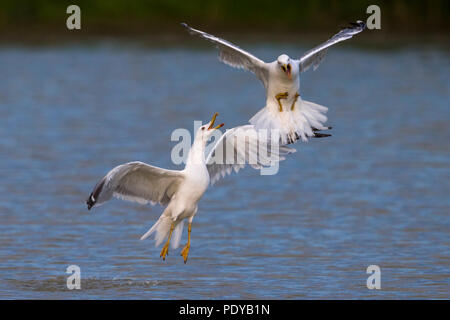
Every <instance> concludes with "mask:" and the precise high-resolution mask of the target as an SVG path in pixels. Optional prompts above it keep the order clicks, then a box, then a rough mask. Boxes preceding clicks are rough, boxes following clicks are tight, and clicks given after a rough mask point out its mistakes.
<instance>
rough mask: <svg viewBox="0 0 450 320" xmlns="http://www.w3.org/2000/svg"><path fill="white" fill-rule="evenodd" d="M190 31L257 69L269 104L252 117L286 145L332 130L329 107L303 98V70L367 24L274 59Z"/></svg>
mask: <svg viewBox="0 0 450 320" xmlns="http://www.w3.org/2000/svg"><path fill="white" fill-rule="evenodd" d="M182 25H183V26H184V27H185V28H187V30H188V31H189V32H190V33H191V34H193V35H198V36H200V37H202V38H204V39H206V40H208V41H210V42H212V43H214V44H215V45H216V46H217V47H218V49H219V59H220V60H221V61H222V62H224V63H226V64H228V65H230V66H232V67H235V68H240V69H245V70H248V71H251V72H253V73H254V74H255V75H256V76H257V77H258V78H259V79H260V80H261V82H262V83H263V85H264V88H265V89H266V107H265V108H263V109H262V110H260V111H259V112H258V113H257V114H256V115H254V116H253V117H252V118H251V119H250V123H251V124H254V125H255V127H256V128H257V129H268V130H269V132H274V133H277V134H279V136H280V139H281V142H282V143H283V144H286V143H293V142H295V141H297V140H298V139H302V140H303V141H307V140H308V137H325V136H329V135H328V134H323V133H318V131H320V130H326V129H330V127H328V126H325V125H324V123H325V122H326V120H327V117H326V116H325V115H324V113H326V111H327V110H328V108H326V107H324V106H321V105H318V104H316V103H313V102H309V101H306V100H303V99H301V98H300V93H299V90H300V80H299V75H300V73H301V72H304V71H306V70H308V69H309V68H310V67H311V66H313V68H314V70H315V69H316V68H317V67H318V66H319V64H320V62H321V61H322V60H323V58H324V57H325V54H326V52H327V50H328V48H329V47H330V46H332V45H334V44H336V43H338V42H341V41H344V40H347V39H350V38H351V37H353V35H355V34H357V33H360V32H361V31H363V30H364V28H365V27H366V25H365V23H364V22H362V21H357V22H356V23H352V24H351V26H350V27H347V28H344V29H342V30H341V31H340V32H339V33H337V34H335V35H334V36H333V37H332V38H331V39H329V40H328V41H326V42H324V43H322V44H321V45H319V46H317V47H315V48H313V49H312V50H310V51H308V52H306V53H305V54H304V55H303V56H302V57H301V58H300V59H291V58H290V57H289V56H288V55H286V54H282V55H280V56H279V57H278V58H277V60H275V61H273V62H269V63H267V62H264V61H263V60H261V59H259V58H257V57H255V56H254V55H252V54H251V53H249V52H247V51H245V50H243V49H241V48H239V47H238V46H236V45H234V44H232V43H230V42H228V41H226V40H224V39H221V38H218V37H216V36H213V35H211V34H208V33H206V32H203V31H200V30H197V29H194V28H191V27H189V26H188V25H187V24H185V23H183V24H182Z"/></svg>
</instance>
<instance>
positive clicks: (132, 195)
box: [86, 113, 296, 263]
mask: <svg viewBox="0 0 450 320" xmlns="http://www.w3.org/2000/svg"><path fill="white" fill-rule="evenodd" d="M217 115H218V114H217V113H215V114H214V116H213V117H212V119H211V121H210V122H209V123H207V124H206V125H203V126H201V127H200V128H199V129H198V130H197V132H196V135H195V138H194V141H193V144H192V146H191V149H190V150H189V154H188V157H187V160H186V165H185V168H184V169H183V170H167V169H163V168H158V167H155V166H152V165H149V164H146V163H143V162H139V161H134V162H129V163H125V164H122V165H119V166H117V167H115V168H114V169H112V170H111V171H109V172H108V173H107V174H106V176H104V177H103V178H102V179H101V180H100V181H99V182H98V183H97V185H96V186H95V187H94V190H93V191H92V193H91V194H90V196H89V198H88V199H87V201H86V203H87V207H88V210H90V209H91V208H92V207H95V206H98V205H101V204H103V203H105V202H106V201H108V200H110V199H111V198H112V197H116V198H119V199H123V200H128V201H134V202H138V203H141V204H147V203H151V204H156V203H159V204H161V205H163V206H166V207H165V209H164V211H163V213H162V214H161V216H160V217H159V219H158V221H157V222H156V223H155V224H154V225H153V226H152V227H151V228H150V229H149V230H148V231H147V232H146V233H145V234H144V235H143V236H142V237H141V240H144V239H146V238H147V237H149V236H150V235H151V234H153V233H156V235H155V242H156V246H159V245H160V244H161V243H162V242H163V241H164V240H165V239H166V238H167V241H166V243H165V245H164V246H163V248H162V250H161V254H160V257H162V259H163V260H165V258H166V255H167V254H168V251H169V244H170V243H171V240H172V243H171V244H172V248H177V247H178V245H179V242H180V239H181V235H182V233H183V225H184V219H187V220H188V240H187V244H186V245H185V247H184V248H183V250H182V251H181V255H182V257H183V259H184V263H186V262H187V259H188V254H189V249H190V245H191V228H192V220H193V219H194V216H195V214H196V213H197V204H198V202H199V201H200V199H201V197H202V196H203V194H204V193H205V191H206V190H207V188H208V186H209V185H210V184H213V183H214V182H216V181H217V180H218V179H220V178H221V177H224V176H225V175H227V174H230V173H231V172H232V171H233V170H234V171H235V172H237V171H239V170H240V169H241V168H243V167H244V166H245V164H250V165H251V166H252V167H253V168H255V169H258V168H263V167H267V166H271V165H273V164H275V163H278V162H279V161H281V160H284V155H287V154H289V153H293V152H295V151H296V150H295V149H293V148H289V147H287V146H278V141H275V142H274V143H273V144H272V142H271V140H269V139H268V138H267V135H266V136H264V134H258V132H257V131H256V129H255V128H254V126H253V125H244V126H239V127H235V128H232V129H229V130H227V131H226V132H225V133H224V134H223V135H222V136H220V138H217V142H216V143H215V144H214V145H213V147H212V148H211V150H210V151H209V152H208V154H207V155H206V149H205V148H206V144H207V142H208V140H209V139H210V138H211V137H212V136H213V133H214V132H215V130H217V129H219V128H221V127H222V126H223V125H224V124H223V123H222V124H219V125H217V126H214V123H215V120H216V117H217ZM219 132H220V131H219ZM214 138H216V137H214Z"/></svg>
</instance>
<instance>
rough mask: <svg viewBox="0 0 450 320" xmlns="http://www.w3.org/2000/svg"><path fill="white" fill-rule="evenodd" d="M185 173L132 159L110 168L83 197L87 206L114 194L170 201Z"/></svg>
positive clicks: (121, 196)
mask: <svg viewBox="0 0 450 320" xmlns="http://www.w3.org/2000/svg"><path fill="white" fill-rule="evenodd" d="M183 179H184V175H183V174H182V173H181V172H180V171H175V170H166V169H162V168H158V167H154V166H150V165H148V164H145V163H143V162H139V161H135V162H129V163H125V164H122V165H120V166H117V167H115V168H114V169H112V170H111V171H110V172H108V174H107V175H106V176H105V177H103V179H101V180H100V181H99V182H98V183H97V185H96V186H95V188H94V191H92V193H91V194H90V196H89V198H88V199H87V200H86V204H87V206H88V209H89V210H90V209H91V208H92V207H93V206H98V205H101V204H102V203H104V202H106V201H108V200H110V199H111V198H112V197H113V196H114V197H116V198H119V199H123V200H128V201H135V202H139V203H142V204H147V203H149V202H150V203H152V204H155V203H160V204H162V205H165V204H167V203H169V201H170V199H171V198H172V196H173V194H174V193H175V191H176V190H177V188H178V185H179V184H180V183H181V182H182V181H183Z"/></svg>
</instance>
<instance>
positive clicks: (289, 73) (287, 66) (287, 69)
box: [283, 64, 292, 79]
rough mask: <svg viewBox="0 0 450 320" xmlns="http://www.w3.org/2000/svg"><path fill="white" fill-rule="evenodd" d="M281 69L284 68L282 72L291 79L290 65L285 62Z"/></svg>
mask: <svg viewBox="0 0 450 320" xmlns="http://www.w3.org/2000/svg"><path fill="white" fill-rule="evenodd" d="M283 70H284V72H286V75H287V76H288V78H289V79H292V74H291V66H290V65H286V64H285V65H283Z"/></svg>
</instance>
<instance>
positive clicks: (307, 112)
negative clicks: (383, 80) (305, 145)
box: [249, 97, 328, 144]
mask: <svg viewBox="0 0 450 320" xmlns="http://www.w3.org/2000/svg"><path fill="white" fill-rule="evenodd" d="M327 111H328V108H327V107H324V106H321V105H319V104H316V103H314V102H310V101H305V100H302V99H301V98H300V97H299V98H298V100H297V102H296V104H295V107H294V110H291V107H290V106H289V105H284V104H283V111H282V112H280V111H279V106H278V104H277V103H276V101H275V102H271V101H269V102H268V104H267V105H266V106H265V107H264V108H263V109H261V110H260V111H259V112H258V113H257V114H255V115H254V116H253V117H252V118H251V119H250V120H249V122H250V123H251V124H253V125H254V126H255V127H256V129H268V130H269V134H271V135H274V134H275V135H279V138H280V142H281V143H282V144H287V143H292V142H295V141H296V140H297V136H296V134H297V135H298V137H300V138H301V139H302V141H308V137H311V136H313V135H314V132H313V130H312V128H317V129H319V130H325V129H327V128H328V127H325V126H324V122H326V121H327V117H326V116H325V113H326V112H327Z"/></svg>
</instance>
